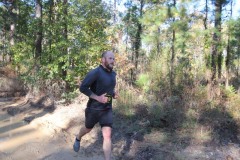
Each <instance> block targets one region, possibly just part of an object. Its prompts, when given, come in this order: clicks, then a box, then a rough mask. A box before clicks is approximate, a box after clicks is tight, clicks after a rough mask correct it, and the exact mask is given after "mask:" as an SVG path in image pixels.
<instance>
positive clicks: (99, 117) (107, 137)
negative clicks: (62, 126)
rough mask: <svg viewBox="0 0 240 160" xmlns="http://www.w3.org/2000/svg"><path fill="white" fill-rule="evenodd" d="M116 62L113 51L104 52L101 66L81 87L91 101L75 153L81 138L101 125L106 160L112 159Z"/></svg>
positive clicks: (90, 74)
mask: <svg viewBox="0 0 240 160" xmlns="http://www.w3.org/2000/svg"><path fill="white" fill-rule="evenodd" d="M114 62H115V57H114V54H113V52H112V51H106V52H103V53H102V58H101V65H99V66H98V67H97V68H95V69H93V70H91V71H90V72H89V73H88V74H87V76H86V77H85V79H84V80H83V82H82V84H81V85H80V92H82V93H83V94H85V95H86V96H88V97H89V100H88V103H87V107H86V110H85V126H84V127H82V128H81V129H80V131H79V134H78V135H77V136H76V139H75V142H74V144H73V149H74V151H75V152H78V151H79V149H80V141H81V138H82V137H83V136H84V135H85V134H87V133H89V132H90V131H91V130H92V129H93V127H94V126H95V124H97V123H99V124H100V126H101V128H102V134H103V152H104V156H105V160H110V157H111V144H112V142H111V132H112V123H113V115H112V98H117V96H118V95H117V94H116V93H115V90H114V89H115V85H116V73H115V72H114V71H113V66H114Z"/></svg>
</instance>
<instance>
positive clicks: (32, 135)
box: [0, 99, 103, 160]
mask: <svg viewBox="0 0 240 160" xmlns="http://www.w3.org/2000/svg"><path fill="white" fill-rule="evenodd" d="M17 103H18V104H17V105H19V104H21V103H19V102H17ZM13 105H16V102H11V101H10V100H7V101H6V100H3V99H1V100H0V107H1V108H0V109H1V110H2V108H4V107H8V106H13ZM84 106H85V104H84V103H83V104H82V105H79V104H72V105H70V106H58V107H57V108H56V109H55V110H54V112H53V113H45V114H44V115H43V116H40V117H38V118H35V119H34V120H33V121H32V122H31V123H30V124H28V123H25V122H24V121H23V118H24V116H26V114H29V113H21V114H19V115H16V116H14V117H10V116H8V115H7V114H6V112H2V111H1V112H0V114H1V118H0V159H3V160H40V159H41V160H75V159H82V160H103V156H102V151H101V147H100V143H98V140H97V137H98V134H99V131H100V130H99V127H96V129H94V130H93V132H91V134H89V135H88V136H86V137H85V138H84V140H83V142H82V145H83V146H84V147H82V148H81V150H80V152H79V153H75V152H74V151H73V150H72V144H73V139H74V135H75V134H76V133H77V131H78V129H79V127H80V125H81V123H82V119H83V113H84ZM18 107H21V106H18ZM39 112H40V113H42V111H39ZM34 113H35V114H37V112H34ZM93 146H94V147H93Z"/></svg>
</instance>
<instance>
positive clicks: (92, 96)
mask: <svg viewBox="0 0 240 160" xmlns="http://www.w3.org/2000/svg"><path fill="white" fill-rule="evenodd" d="M106 95H107V93H104V94H102V95H101V96H97V95H96V94H92V95H91V96H90V97H91V98H93V99H95V100H97V101H98V102H100V103H107V102H108V97H106Z"/></svg>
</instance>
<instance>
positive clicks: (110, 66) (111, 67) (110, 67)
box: [105, 64, 113, 71]
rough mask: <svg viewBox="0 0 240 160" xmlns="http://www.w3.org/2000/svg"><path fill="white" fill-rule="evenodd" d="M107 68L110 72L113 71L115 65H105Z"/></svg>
mask: <svg viewBox="0 0 240 160" xmlns="http://www.w3.org/2000/svg"><path fill="white" fill-rule="evenodd" d="M105 66H106V68H107V69H108V70H110V71H112V70H113V64H105Z"/></svg>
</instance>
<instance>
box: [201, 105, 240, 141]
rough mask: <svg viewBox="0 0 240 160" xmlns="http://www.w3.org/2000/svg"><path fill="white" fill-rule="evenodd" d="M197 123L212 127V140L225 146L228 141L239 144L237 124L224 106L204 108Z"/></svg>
mask: <svg viewBox="0 0 240 160" xmlns="http://www.w3.org/2000/svg"><path fill="white" fill-rule="evenodd" d="M199 123H200V124H203V125H207V126H210V127H211V129H212V132H211V136H212V142H213V143H215V144H218V145H222V146H226V145H228V144H229V143H235V144H239V142H240V141H239V139H238V135H239V124H238V123H237V122H236V120H234V119H233V117H232V116H231V115H230V114H229V113H228V112H226V111H225V108H224V107H221V106H219V107H217V108H212V109H205V110H204V111H203V112H202V114H201V116H200V119H199Z"/></svg>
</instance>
